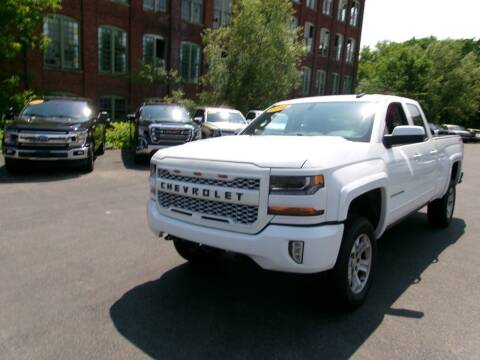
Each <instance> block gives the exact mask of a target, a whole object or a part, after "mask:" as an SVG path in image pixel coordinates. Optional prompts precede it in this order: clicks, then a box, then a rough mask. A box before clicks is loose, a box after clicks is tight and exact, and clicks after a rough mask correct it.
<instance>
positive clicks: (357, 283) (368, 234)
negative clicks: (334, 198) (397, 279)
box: [332, 217, 376, 311]
mask: <svg viewBox="0 0 480 360" xmlns="http://www.w3.org/2000/svg"><path fill="white" fill-rule="evenodd" d="M375 262H376V239H375V231H374V229H373V226H372V225H371V223H370V221H368V220H367V219H366V218H364V217H359V218H355V219H352V220H349V221H347V223H346V225H345V230H344V234H343V240H342V245H341V247H340V252H339V255H338V259H337V263H336V265H335V268H334V269H333V272H332V281H333V283H332V285H333V288H334V290H335V295H336V300H338V302H339V305H340V306H341V308H342V309H344V310H347V311H350V310H354V309H355V308H357V307H359V306H360V305H361V304H363V302H364V301H365V299H366V297H367V295H368V292H369V290H370V286H371V283H372V275H373V272H374V269H375Z"/></svg>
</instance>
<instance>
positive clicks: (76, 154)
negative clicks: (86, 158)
mask: <svg viewBox="0 0 480 360" xmlns="http://www.w3.org/2000/svg"><path fill="white" fill-rule="evenodd" d="M83 154H85V151H83V150H77V151H74V152H73V155H74V156H80V155H83Z"/></svg>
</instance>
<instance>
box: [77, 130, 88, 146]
mask: <svg viewBox="0 0 480 360" xmlns="http://www.w3.org/2000/svg"><path fill="white" fill-rule="evenodd" d="M87 138H88V130H86V131H78V132H76V133H75V134H74V136H73V145H79V146H82V145H85V143H86V142H87Z"/></svg>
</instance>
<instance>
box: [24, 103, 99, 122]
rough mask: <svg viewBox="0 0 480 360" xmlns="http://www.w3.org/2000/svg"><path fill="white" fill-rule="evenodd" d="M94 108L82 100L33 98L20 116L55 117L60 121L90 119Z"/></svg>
mask: <svg viewBox="0 0 480 360" xmlns="http://www.w3.org/2000/svg"><path fill="white" fill-rule="evenodd" d="M92 113H93V110H92V108H91V107H90V106H89V104H88V103H87V102H86V101H82V100H63V99H62V100H60V99H57V100H53V99H52V100H32V101H31V102H30V104H28V105H27V106H26V107H25V109H23V111H22V112H21V114H20V117H39V118H55V119H57V120H59V121H66V122H68V121H72V120H74V121H81V122H83V121H88V120H89V119H90V118H91V115H92Z"/></svg>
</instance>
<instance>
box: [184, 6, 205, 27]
mask: <svg viewBox="0 0 480 360" xmlns="http://www.w3.org/2000/svg"><path fill="white" fill-rule="evenodd" d="M182 19H183V20H185V21H188V22H191V23H196V24H202V23H203V0H182Z"/></svg>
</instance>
